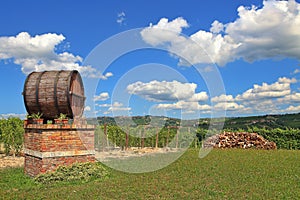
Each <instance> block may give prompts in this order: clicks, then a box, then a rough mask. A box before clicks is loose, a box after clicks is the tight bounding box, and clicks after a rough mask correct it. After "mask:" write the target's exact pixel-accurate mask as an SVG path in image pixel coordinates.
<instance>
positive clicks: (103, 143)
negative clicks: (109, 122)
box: [102, 123, 107, 152]
mask: <svg viewBox="0 0 300 200" xmlns="http://www.w3.org/2000/svg"><path fill="white" fill-rule="evenodd" d="M106 131H107V129H106V123H104V137H103V139H102V151H103V152H104V151H105V147H104V146H105V141H104V140H105V138H106V135H107V134H106Z"/></svg>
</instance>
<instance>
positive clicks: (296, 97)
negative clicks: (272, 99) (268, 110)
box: [278, 93, 300, 103]
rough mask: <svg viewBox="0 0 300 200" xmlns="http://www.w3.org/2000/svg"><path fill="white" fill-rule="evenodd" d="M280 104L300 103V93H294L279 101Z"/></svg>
mask: <svg viewBox="0 0 300 200" xmlns="http://www.w3.org/2000/svg"><path fill="white" fill-rule="evenodd" d="M278 102H280V103H300V93H292V94H289V95H286V96H285V97H283V98H280V99H278Z"/></svg>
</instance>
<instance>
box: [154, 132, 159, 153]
mask: <svg viewBox="0 0 300 200" xmlns="http://www.w3.org/2000/svg"><path fill="white" fill-rule="evenodd" d="M158 133H159V130H158V128H156V140H155V148H156V149H157V148H158Z"/></svg>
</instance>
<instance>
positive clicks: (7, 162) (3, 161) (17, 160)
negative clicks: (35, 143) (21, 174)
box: [0, 154, 24, 169]
mask: <svg viewBox="0 0 300 200" xmlns="http://www.w3.org/2000/svg"><path fill="white" fill-rule="evenodd" d="M22 166H24V157H19V156H16V157H13V156H5V154H0V169H2V168H6V167H22Z"/></svg>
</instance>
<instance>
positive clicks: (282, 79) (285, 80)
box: [278, 77, 297, 83]
mask: <svg viewBox="0 0 300 200" xmlns="http://www.w3.org/2000/svg"><path fill="white" fill-rule="evenodd" d="M278 82H279V83H297V79H295V78H286V77H280V78H279V79H278Z"/></svg>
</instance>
